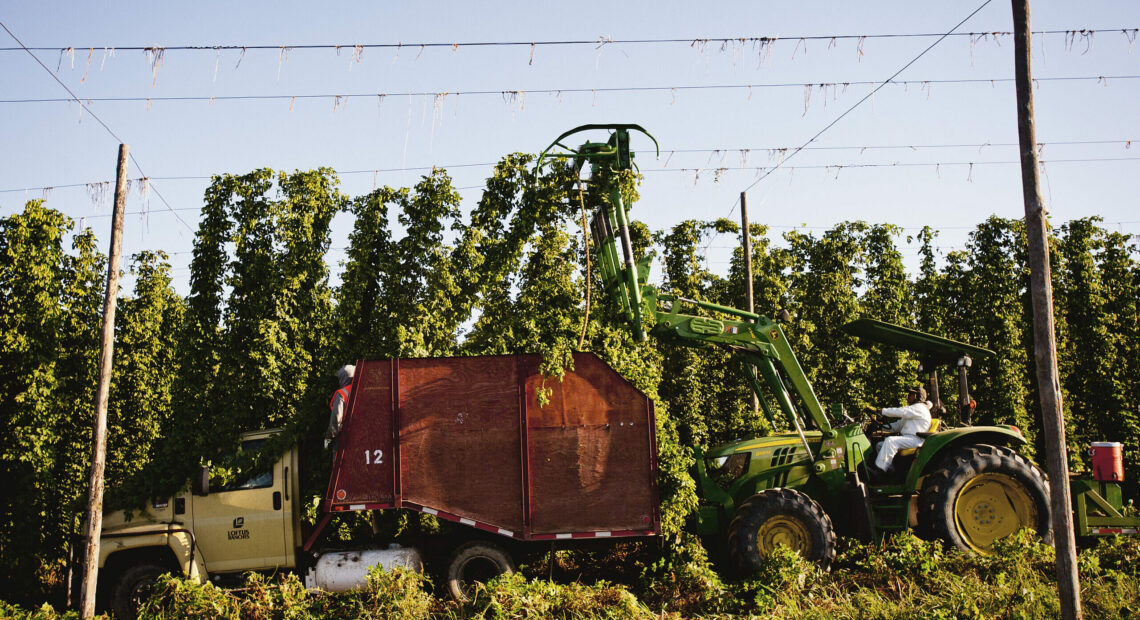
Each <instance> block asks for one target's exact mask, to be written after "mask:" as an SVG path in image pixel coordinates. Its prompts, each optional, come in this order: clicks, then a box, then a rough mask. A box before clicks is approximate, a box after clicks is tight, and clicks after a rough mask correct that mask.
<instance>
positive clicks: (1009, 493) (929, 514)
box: [920, 444, 1053, 555]
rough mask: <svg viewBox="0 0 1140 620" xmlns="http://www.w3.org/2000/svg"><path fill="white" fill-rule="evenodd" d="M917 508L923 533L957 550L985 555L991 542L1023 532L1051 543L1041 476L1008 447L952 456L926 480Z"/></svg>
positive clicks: (977, 448)
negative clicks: (1027, 529)
mask: <svg viewBox="0 0 1140 620" xmlns="http://www.w3.org/2000/svg"><path fill="white" fill-rule="evenodd" d="M920 506H921V507H922V511H921V512H922V515H921V518H920V520H921V521H923V522H924V523H923V525H924V526H926V529H927V531H928V533H930V534H931V535H933V536H935V537H937V538H941V539H942V540H945V541H946V542H948V543H950V544H951V545H953V546H954V547H955V548H957V549H960V550H962V551H972V552H974V553H979V554H982V555H987V554H989V553H990V552H991V551H992V550H993V544H994V541H996V540H998V539H999V538H1003V537H1005V536H1009V535H1011V534H1015V533H1017V531H1018V530H1020V529H1022V528H1029V529H1032V530H1034V531H1036V532H1037V533H1038V535H1040V536H1041V538H1042V539H1043V540H1044V541H1045V542H1050V541H1051V540H1052V539H1053V529H1052V523H1051V521H1050V510H1049V484H1048V481H1047V480H1046V478H1045V474H1044V473H1043V472H1042V471H1041V470H1040V469H1038V468H1037V467H1036V466H1035V465H1033V464H1032V463H1030V462H1029V461H1027V460H1025V458H1024V457H1022V456H1021V455H1020V454H1018V453H1016V452H1014V451H1013V450H1010V449H1009V448H1004V447H999V446H991V445H987V444H979V445H975V446H969V447H967V448H963V449H961V450H959V451H958V452H955V453H954V454H953V455H951V456H950V458H948V459H947V460H946V461H945V462H944V463H943V464H942V467H941V468H939V469H938V470H936V471H934V472H933V473H931V474H930V475H929V476H927V477H926V480H925V482H924V483H923V485H922V496H921V501H920Z"/></svg>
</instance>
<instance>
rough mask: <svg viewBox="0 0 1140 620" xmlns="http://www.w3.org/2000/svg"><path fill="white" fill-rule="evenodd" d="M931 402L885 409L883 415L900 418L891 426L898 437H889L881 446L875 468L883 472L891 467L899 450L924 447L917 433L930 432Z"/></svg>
mask: <svg viewBox="0 0 1140 620" xmlns="http://www.w3.org/2000/svg"><path fill="white" fill-rule="evenodd" d="M931 407H932V405H931V403H930V401H926V402H917V403H914V404H913V405H907V406H906V407H885V408H884V409H883V412H882V413H883V415H885V416H887V417H889V418H899V421H898V422H892V423H891V424H890V430H891V432H893V433H898V435H893V436H891V437H887V438H886V439H884V440H883V443H881V444H879V455H878V456H876V457H875V466H876V467H878V468H879V469H881V470H883V471H887V470H888V469H889V468H890V467H891V463H892V462H893V461H894V460H895V455H896V454H898V453H899V450H905V449H906V448H917V447H919V446H921V445H922V442H923V439H922V438H921V437H917V436H915V433H925V432H927V431H929V430H930V408H931Z"/></svg>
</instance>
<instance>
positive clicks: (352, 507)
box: [348, 504, 364, 510]
mask: <svg viewBox="0 0 1140 620" xmlns="http://www.w3.org/2000/svg"><path fill="white" fill-rule="evenodd" d="M348 509H349V510H364V504H349V506H348Z"/></svg>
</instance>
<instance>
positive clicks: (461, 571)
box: [447, 541, 515, 603]
mask: <svg viewBox="0 0 1140 620" xmlns="http://www.w3.org/2000/svg"><path fill="white" fill-rule="evenodd" d="M513 572H515V563H514V561H513V560H511V556H510V555H508V554H507V552H506V551H504V550H503V548H502V547H500V546H499V545H496V544H495V543H491V542H482V541H477V542H469V543H467V544H465V545H462V546H461V547H459V548H458V549H456V550H455V553H452V554H451V559H450V560H448V561H447V593H448V594H450V595H451V598H453V599H455V600H456V602H459V603H466V602H468V601H470V600H471V595H472V594H474V592H475V583H476V582H481V583H486V582H488V581H490V580H492V579H494V578H495V577H498V576H499V575H504V574H510V573H513Z"/></svg>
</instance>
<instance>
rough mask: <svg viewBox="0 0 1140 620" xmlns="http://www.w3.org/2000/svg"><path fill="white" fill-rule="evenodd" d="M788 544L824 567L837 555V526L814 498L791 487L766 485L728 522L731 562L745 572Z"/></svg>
mask: <svg viewBox="0 0 1140 620" xmlns="http://www.w3.org/2000/svg"><path fill="white" fill-rule="evenodd" d="M781 544H783V545H785V546H787V547H789V548H791V549H792V550H793V551H797V552H799V554H800V555H801V556H803V557H804V558H805V559H807V560H810V561H812V562H815V563H817V564H819V565H820V567H822V568H823V569H824V570H827V568H828V567H829V566H830V565H831V561H832V560H834V559H835V528H834V527H833V526H832V524H831V517H828V516H827V513H826V512H824V511H823V507H821V506H820V505H819V504H818V503H817V502H816V501H815V500H813V499H812V498H810V497H808V496H807V495H804V494H803V493H800V492H799V491H793V490H792V489H767V490H764V491H761V492H759V493H757V494H756V495H753V496H752V497H750V498H748V500H746V501H745V502H744V503H742V504H741V505H740V507H739V508H737V510H736V516H735V517H733V519H732V523H730V524H729V526H728V545H729V553H730V555H731V559H732V564H733V566H734V567H735V568H736V570H737V571H738V572H740V573H741V574H743V575H751V574H753V573H755V572H756V571H757V570H759V569H760V567H761V565H762V563H763V561H764V557H765V556H767V555H768V554H769V553H771V552H772V551H773V550H774V549H775V548H776V546H777V545H781Z"/></svg>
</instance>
